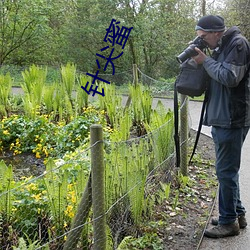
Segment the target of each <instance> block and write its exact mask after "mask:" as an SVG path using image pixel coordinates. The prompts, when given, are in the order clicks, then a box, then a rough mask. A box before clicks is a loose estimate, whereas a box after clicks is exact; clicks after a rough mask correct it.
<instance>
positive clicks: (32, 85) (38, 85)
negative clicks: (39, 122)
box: [21, 65, 47, 118]
mask: <svg viewBox="0 0 250 250" xmlns="http://www.w3.org/2000/svg"><path fill="white" fill-rule="evenodd" d="M22 76H23V83H21V87H22V89H23V91H24V97H23V102H24V111H25V113H26V114H27V115H28V116H29V117H32V118H34V117H35V116H36V114H37V113H39V112H40V106H41V103H42V97H43V90H44V86H45V83H46V76H47V68H41V67H38V66H35V65H32V66H31V67H30V68H29V69H28V70H25V71H23V72H22Z"/></svg>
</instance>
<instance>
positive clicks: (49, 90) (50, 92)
mask: <svg viewBox="0 0 250 250" xmlns="http://www.w3.org/2000/svg"><path fill="white" fill-rule="evenodd" d="M55 88H56V84H52V85H48V86H46V88H45V89H44V96H43V102H44V105H45V108H46V113H47V114H50V113H51V112H52V111H53V102H54V94H55Z"/></svg>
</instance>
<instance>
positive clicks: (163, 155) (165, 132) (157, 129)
mask: <svg viewBox="0 0 250 250" xmlns="http://www.w3.org/2000/svg"><path fill="white" fill-rule="evenodd" d="M150 119H151V122H150V123H145V127H146V130H147V132H148V133H150V138H151V140H152V146H153V151H154V156H155V161H156V163H161V162H163V161H164V160H166V159H167V158H168V157H169V156H170V155H171V153H172V152H173V148H174V141H173V130H174V119H173V112H172V111H170V110H168V111H167V110H166V109H165V107H164V105H163V104H162V102H161V101H159V102H158V104H157V106H156V109H155V110H153V111H152V113H151V118H150Z"/></svg>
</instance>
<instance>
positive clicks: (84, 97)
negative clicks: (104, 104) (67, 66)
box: [75, 75, 90, 114]
mask: <svg viewBox="0 0 250 250" xmlns="http://www.w3.org/2000/svg"><path fill="white" fill-rule="evenodd" d="M77 79H78V84H77V86H76V98H75V112H76V113H77V114H81V113H82V110H83V108H87V107H88V105H89V95H88V93H87V92H85V91H84V90H83V89H82V88H81V86H85V85H86V83H87V82H88V81H89V82H90V79H89V78H88V77H87V76H86V75H80V76H79V77H78V78H77Z"/></svg>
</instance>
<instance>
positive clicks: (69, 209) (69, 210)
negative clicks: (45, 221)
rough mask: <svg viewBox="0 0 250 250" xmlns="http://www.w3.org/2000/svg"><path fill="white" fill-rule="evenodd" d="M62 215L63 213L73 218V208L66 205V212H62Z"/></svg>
mask: <svg viewBox="0 0 250 250" xmlns="http://www.w3.org/2000/svg"><path fill="white" fill-rule="evenodd" d="M64 213H65V215H68V216H69V218H73V217H74V212H73V206H72V205H68V206H67V208H66V211H64Z"/></svg>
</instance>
